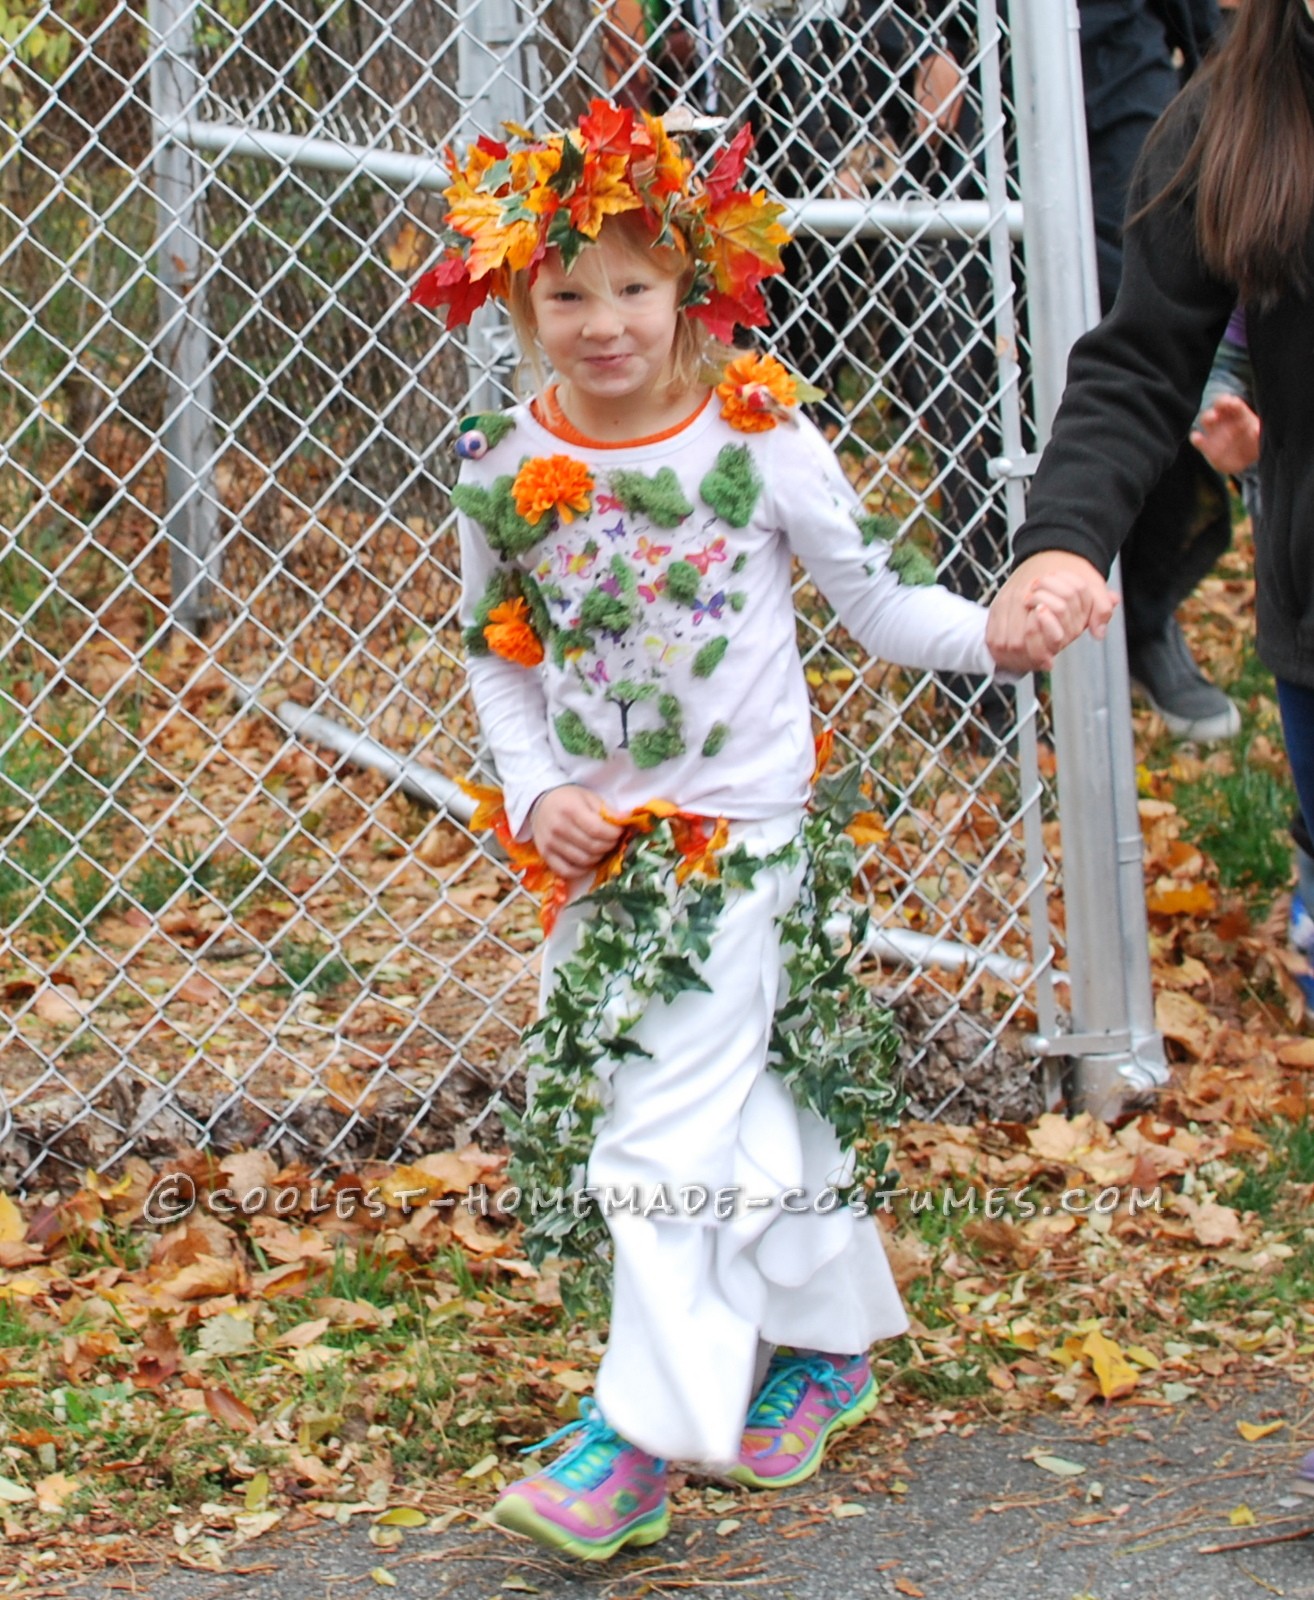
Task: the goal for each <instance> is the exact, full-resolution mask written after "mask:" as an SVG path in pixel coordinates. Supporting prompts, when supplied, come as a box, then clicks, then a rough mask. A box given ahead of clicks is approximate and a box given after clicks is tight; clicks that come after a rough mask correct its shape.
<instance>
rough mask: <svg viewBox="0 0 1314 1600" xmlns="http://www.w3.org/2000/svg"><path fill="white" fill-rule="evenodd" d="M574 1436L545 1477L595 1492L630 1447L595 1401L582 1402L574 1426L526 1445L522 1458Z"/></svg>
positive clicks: (547, 1470)
mask: <svg viewBox="0 0 1314 1600" xmlns="http://www.w3.org/2000/svg"><path fill="white" fill-rule="evenodd" d="M571 1434H578V1435H579V1437H578V1438H577V1439H576V1440H575V1443H574V1445H573V1446H572V1447H571V1448H570V1449H569V1450H568V1451H567V1452H566V1453H565V1455H563V1456H562V1457H561V1458H560V1459H559V1460H557V1461H553V1462H552V1463H551V1464H550V1465H549V1466H546V1467H544V1468H543V1472H544V1474H545V1476H547V1477H549V1478H555V1479H556V1480H557V1481H558V1482H559V1483H564V1484H565V1486H566V1487H567V1488H568V1489H574V1490H577V1491H581V1490H588V1489H596V1488H597V1486H598V1485H599V1484H600V1483H601V1482H602V1480H603V1479H604V1478H605V1477H606V1476H607V1474H608V1473H609V1472H610V1471H611V1469H612V1467H613V1466H614V1465H615V1461H616V1457H617V1456H618V1455H619V1454H620V1452H621V1451H622V1450H624V1449H627V1448H628V1446H627V1444H626V1441H625V1440H624V1439H622V1438H621V1436H620V1434H618V1433H617V1432H616V1430H615V1428H613V1427H611V1426H609V1425H608V1423H607V1422H606V1421H605V1420H604V1419H603V1415H602V1413H601V1412H600V1411H599V1410H598V1408H597V1406H596V1405H595V1404H594V1402H593V1401H592V1400H589V1399H584V1400H581V1401H580V1404H579V1416H578V1417H577V1418H576V1419H575V1421H574V1422H568V1423H567V1424H566V1425H565V1427H564V1428H558V1429H557V1431H556V1432H555V1433H550V1434H549V1435H548V1436H547V1438H546V1439H540V1440H539V1442H538V1443H537V1444H530V1445H526V1446H525V1447H524V1449H523V1450H522V1451H521V1452H520V1454H521V1455H522V1456H528V1455H535V1454H537V1452H538V1451H540V1450H546V1449H547V1448H548V1446H549V1445H554V1444H559V1443H560V1442H561V1440H562V1439H565V1438H568V1437H569V1436H570V1435H571ZM657 1465H658V1466H659V1467H662V1466H664V1465H665V1462H662V1461H659V1462H657Z"/></svg>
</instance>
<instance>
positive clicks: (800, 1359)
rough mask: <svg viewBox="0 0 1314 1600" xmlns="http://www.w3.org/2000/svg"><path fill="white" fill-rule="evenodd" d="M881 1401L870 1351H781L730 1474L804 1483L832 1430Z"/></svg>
mask: <svg viewBox="0 0 1314 1600" xmlns="http://www.w3.org/2000/svg"><path fill="white" fill-rule="evenodd" d="M875 1404H876V1380H875V1379H874V1378H873V1377H872V1375H871V1367H870V1366H869V1365H868V1363H867V1358H866V1356H848V1357H838V1358H834V1359H832V1358H831V1357H830V1356H824V1355H803V1356H796V1355H784V1354H778V1355H775V1356H773V1357H772V1358H771V1365H770V1367H768V1369H767V1375H766V1381H765V1382H764V1383H763V1385H762V1387H761V1388H760V1389H759V1390H758V1392H757V1398H756V1399H755V1400H754V1401H753V1404H752V1407H751V1409H750V1410H749V1413H748V1420H747V1422H746V1423H745V1424H744V1436H743V1439H742V1441H741V1443H740V1446H739V1462H738V1465H736V1466H734V1467H732V1468H731V1469H730V1472H729V1474H728V1476H729V1477H731V1478H733V1479H734V1481H735V1482H736V1483H743V1484H747V1485H748V1487H749V1488H750V1489H785V1488H788V1487H789V1486H790V1485H791V1484H794V1483H802V1482H803V1480H804V1479H805V1478H810V1477H811V1476H812V1474H813V1473H814V1472H817V1471H818V1470H819V1469H820V1467H821V1458H822V1457H823V1456H824V1455H825V1453H826V1442H827V1440H828V1439H829V1438H830V1436H831V1434H832V1433H840V1432H842V1431H843V1430H844V1429H845V1428H851V1427H853V1426H854V1424H855V1423H858V1422H861V1421H862V1419H863V1418H864V1417H865V1416H866V1415H867V1414H868V1413H869V1412H870V1411H871V1410H872V1409H873V1408H874V1407H875Z"/></svg>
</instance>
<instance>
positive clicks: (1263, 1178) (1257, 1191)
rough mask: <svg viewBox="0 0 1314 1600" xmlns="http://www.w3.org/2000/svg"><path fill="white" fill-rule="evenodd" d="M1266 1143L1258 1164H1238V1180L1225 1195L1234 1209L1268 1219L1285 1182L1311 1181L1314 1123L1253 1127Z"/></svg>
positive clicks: (1305, 1120) (1312, 1173)
mask: <svg viewBox="0 0 1314 1600" xmlns="http://www.w3.org/2000/svg"><path fill="white" fill-rule="evenodd" d="M1256 1131H1257V1132H1258V1133H1259V1134H1260V1136H1261V1137H1262V1138H1264V1139H1265V1140H1267V1142H1268V1147H1269V1148H1268V1156H1267V1159H1266V1160H1265V1162H1264V1163H1263V1165H1262V1166H1261V1165H1260V1164H1259V1163H1258V1162H1256V1161H1254V1160H1249V1161H1246V1162H1245V1163H1244V1164H1243V1165H1242V1177H1241V1180H1240V1182H1239V1183H1238V1184H1237V1185H1236V1187H1235V1188H1234V1189H1232V1190H1231V1191H1230V1192H1229V1193H1228V1195H1227V1203H1228V1204H1229V1205H1231V1206H1234V1207H1235V1208H1236V1209H1237V1210H1238V1211H1254V1212H1257V1213H1258V1214H1259V1215H1260V1216H1261V1217H1264V1218H1266V1219H1267V1218H1269V1217H1271V1216H1272V1215H1273V1213H1274V1210H1275V1209H1276V1207H1277V1206H1278V1204H1279V1202H1280V1201H1281V1199H1282V1196H1283V1191H1284V1190H1285V1188H1286V1185H1287V1184H1288V1183H1297V1184H1308V1183H1314V1122H1311V1121H1310V1120H1309V1118H1308V1117H1306V1118H1303V1119H1302V1120H1301V1121H1300V1122H1279V1123H1268V1124H1266V1125H1265V1126H1264V1127H1262V1128H1260V1129H1257V1130H1256Z"/></svg>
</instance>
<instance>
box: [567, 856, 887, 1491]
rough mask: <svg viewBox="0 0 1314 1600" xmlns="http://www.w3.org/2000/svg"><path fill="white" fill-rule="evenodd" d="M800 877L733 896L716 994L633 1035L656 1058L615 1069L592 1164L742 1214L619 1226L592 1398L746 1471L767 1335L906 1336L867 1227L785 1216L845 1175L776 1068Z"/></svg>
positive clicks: (822, 1339)
mask: <svg viewBox="0 0 1314 1600" xmlns="http://www.w3.org/2000/svg"><path fill="white" fill-rule="evenodd" d="M745 831H746V830H745ZM778 842H780V841H779V840H775V839H768V840H766V841H764V848H765V849H770V848H774V845H775V844H776V843H778ZM750 847H753V846H750ZM800 875H801V873H800V871H799V870H792V871H788V872H786V871H780V870H773V871H771V872H763V873H762V874H760V875H759V878H758V880H757V882H756V883H755V885H754V887H753V888H752V889H751V890H748V891H738V892H736V893H734V894H732V895H730V896H728V898H727V906H726V910H725V913H724V915H723V917H722V919H721V921H720V923H719V924H718V929H717V933H716V937H715V939H714V941H713V946H712V951H711V955H710V956H709V958H708V960H707V961H705V962H703V963H702V964H701V970H702V971H703V974H704V977H705V978H706V981H707V982H708V984H709V986H710V990H711V992H710V993H707V994H702V993H686V994H682V995H680V996H679V997H678V998H677V999H676V1000H675V1001H674V1002H672V1003H671V1004H669V1005H654V1006H653V1007H651V1008H650V1010H649V1012H648V1014H647V1015H646V1016H645V1017H644V1019H643V1021H642V1023H641V1024H640V1025H639V1027H638V1028H637V1029H636V1033H635V1037H636V1039H637V1040H638V1042H639V1043H640V1044H642V1045H643V1046H644V1047H645V1049H647V1050H648V1051H650V1052H651V1057H650V1059H634V1060H631V1061H627V1062H626V1063H625V1064H624V1065H623V1066H622V1067H621V1068H620V1069H618V1071H617V1072H616V1074H615V1076H614V1079H613V1082H612V1087H613V1093H614V1103H613V1106H612V1110H611V1112H610V1114H609V1116H608V1118H607V1121H606V1123H605V1124H604V1126H603V1128H602V1130H601V1131H600V1134H599V1137H598V1140H597V1143H596V1145H595V1148H594V1152H593V1157H592V1160H591V1162H590V1165H589V1182H590V1184H591V1185H593V1186H594V1187H596V1188H598V1189H600V1190H603V1191H604V1192H605V1191H610V1192H611V1193H612V1194H613V1195H620V1194H623V1193H624V1191H625V1190H626V1188H627V1187H636V1188H638V1189H639V1190H640V1191H645V1192H646V1195H647V1197H648V1198H650V1199H651V1198H653V1197H654V1195H655V1193H656V1191H657V1189H658V1186H665V1190H666V1192H667V1193H668V1194H669V1195H670V1196H671V1197H672V1198H673V1199H675V1200H676V1201H677V1203H678V1197H679V1192H680V1190H681V1189H682V1188H683V1187H685V1186H687V1185H690V1184H697V1185H701V1186H702V1187H704V1188H706V1189H707V1190H709V1191H710V1192H711V1193H712V1194H713V1195H714V1194H715V1192H716V1191H717V1189H720V1188H726V1189H730V1190H737V1191H738V1192H739V1193H740V1195H741V1197H742V1199H743V1200H744V1201H745V1202H747V1204H744V1205H741V1214H739V1215H736V1216H734V1217H733V1218H722V1219H718V1218H717V1217H716V1216H715V1213H714V1210H713V1208H712V1205H711V1203H710V1202H709V1205H708V1207H707V1208H706V1209H705V1210H704V1211H703V1212H702V1213H701V1214H700V1215H698V1216H689V1215H685V1214H681V1215H676V1216H666V1215H660V1214H649V1215H647V1216H644V1215H641V1214H637V1213H636V1212H634V1211H626V1210H618V1211H616V1212H615V1213H614V1214H613V1215H612V1216H611V1217H610V1218H609V1226H610V1229H611V1234H612V1241H613V1255H614V1263H615V1291H614V1301H613V1307H612V1325H611V1338H610V1342H609V1344H608V1349H607V1353H606V1356H605V1357H604V1359H603V1363H602V1369H601V1371H600V1373H599V1376H598V1385H597V1396H598V1402H599V1405H600V1406H601V1408H602V1410H603V1413H604V1414H605V1415H606V1417H607V1419H608V1421H609V1422H610V1423H611V1424H612V1425H613V1426H614V1427H616V1428H617V1429H618V1430H619V1431H620V1432H621V1433H622V1434H623V1435H624V1436H625V1437H626V1438H627V1439H630V1440H633V1441H634V1442H635V1443H636V1444H639V1445H641V1446H642V1447H643V1448H645V1449H647V1450H650V1451H652V1452H653V1453H654V1454H659V1455H661V1456H664V1457H667V1458H676V1459H680V1460H692V1461H698V1462H702V1463H704V1464H708V1465H712V1464H717V1465H727V1464H729V1463H731V1462H733V1461H735V1460H736V1459H737V1458H738V1455H739V1450H740V1445H741V1437H742V1430H743V1423H744V1418H745V1416H746V1414H747V1409H748V1404H749V1400H750V1397H751V1394H752V1392H753V1387H754V1378H755V1366H756V1358H757V1353H758V1347H759V1334H761V1335H762V1336H763V1337H765V1338H767V1339H769V1340H773V1341H777V1342H781V1343H790V1344H793V1345H795V1346H799V1345H801V1346H806V1347H811V1348H823V1347H824V1348H830V1349H840V1350H850V1351H857V1350H865V1349H866V1348H867V1347H868V1346H869V1344H870V1343H871V1341H872V1340H873V1339H874V1338H877V1337H884V1336H889V1335H893V1334H896V1333H900V1332H902V1331H903V1329H904V1328H905V1327H906V1326H907V1322H906V1318H905V1317H904V1314H903V1310H902V1306H901V1305H900V1302H899V1297H898V1293H897V1291H896V1290H895V1288H894V1284H893V1280H892V1279H891V1277H890V1273H889V1269H888V1267H887V1266H886V1263H885V1258H884V1253H883V1251H882V1250H881V1246H880V1241H879V1237H878V1233H877V1229H876V1225H875V1224H874V1223H873V1222H872V1221H871V1220H869V1219H858V1218H855V1217H854V1216H853V1215H851V1214H850V1213H849V1212H847V1211H846V1210H844V1209H842V1208H841V1209H839V1210H837V1211H833V1212H831V1213H829V1214H818V1213H817V1212H815V1211H806V1212H805V1214H802V1215H786V1214H783V1213H782V1210H781V1207H780V1199H781V1196H782V1195H783V1194H784V1193H785V1192H786V1191H792V1192H794V1195H795V1199H794V1200H793V1201H792V1202H791V1203H801V1204H804V1205H805V1206H806V1205H808V1204H810V1203H811V1201H813V1200H814V1199H816V1198H817V1196H819V1195H821V1194H822V1193H823V1191H824V1190H825V1188H826V1186H827V1184H828V1183H830V1182H832V1181H834V1180H836V1179H838V1178H839V1176H840V1172H841V1167H842V1160H841V1157H840V1153H839V1147H838V1143H837V1141H836V1139H835V1136H834V1134H833V1132H832V1131H831V1130H830V1129H829V1128H828V1127H827V1126H826V1125H825V1124H824V1123H822V1122H821V1121H820V1120H819V1119H817V1118H816V1117H811V1116H809V1115H808V1114H805V1113H800V1112H799V1111H798V1110H797V1108H796V1107H795V1105H794V1102H793V1100H792V1097H791V1096H790V1094H789V1091H788V1089H787V1088H786V1087H785V1085H784V1084H783V1083H782V1081H781V1080H780V1079H779V1078H778V1077H776V1076H775V1074H773V1073H772V1072H771V1071H770V1070H769V1069H768V1067H767V1047H768V1042H769V1039H770V1032H771V1025H772V1020H773V1016H774V1012H775V1008H776V1001H777V996H778V991H779V988H780V983H781V980H782V974H783V957H782V952H781V949H780V943H779V935H778V929H777V926H776V922H775V919H776V917H777V916H778V915H779V914H781V913H782V912H783V911H785V910H787V909H788V907H789V906H790V905H791V904H792V902H793V900H794V898H795V897H796V895H797V893H798V883H799V878H800ZM755 1199H765V1200H766V1201H767V1202H768V1204H767V1205H766V1206H763V1207H760V1208H754V1207H753V1206H752V1204H751V1202H752V1201H753V1200H755Z"/></svg>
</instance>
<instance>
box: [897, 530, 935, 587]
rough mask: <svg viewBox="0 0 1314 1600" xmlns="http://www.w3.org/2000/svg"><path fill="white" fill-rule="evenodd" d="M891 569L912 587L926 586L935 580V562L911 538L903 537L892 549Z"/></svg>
mask: <svg viewBox="0 0 1314 1600" xmlns="http://www.w3.org/2000/svg"><path fill="white" fill-rule="evenodd" d="M890 571H891V572H893V573H894V575H895V577H897V578H898V580H899V582H900V583H905V584H907V585H908V586H909V587H910V588H914V589H920V588H925V587H926V586H927V585H928V584H932V583H934V582H935V563H934V562H933V561H932V560H931V558H930V557H929V556H928V555H927V554H926V552H925V551H924V550H919V549H918V548H917V546H916V545H915V544H913V543H912V541H911V540H910V539H903V540H901V541H900V542H899V543H898V544H896V545H895V547H894V549H893V550H891V551H890Z"/></svg>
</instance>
